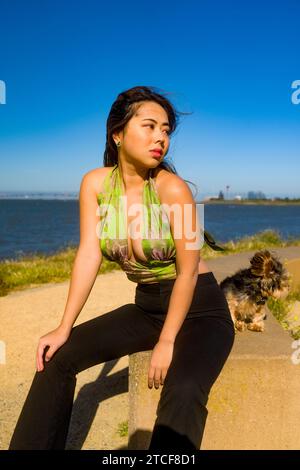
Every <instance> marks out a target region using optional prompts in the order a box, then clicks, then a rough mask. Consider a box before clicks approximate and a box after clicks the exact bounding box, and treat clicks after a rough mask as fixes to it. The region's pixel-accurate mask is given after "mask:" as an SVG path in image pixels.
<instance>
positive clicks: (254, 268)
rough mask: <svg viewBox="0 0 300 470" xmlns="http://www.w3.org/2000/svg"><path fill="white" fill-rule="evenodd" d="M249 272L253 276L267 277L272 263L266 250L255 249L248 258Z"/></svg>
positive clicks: (270, 256) (272, 265)
mask: <svg viewBox="0 0 300 470" xmlns="http://www.w3.org/2000/svg"><path fill="white" fill-rule="evenodd" d="M250 264H251V268H250V270H251V273H252V274H253V275H254V276H259V277H269V275H270V272H271V270H272V268H273V267H274V263H273V260H272V255H271V253H270V252H269V251H268V250H261V251H257V252H256V253H255V254H254V255H253V257H252V258H251V260H250Z"/></svg>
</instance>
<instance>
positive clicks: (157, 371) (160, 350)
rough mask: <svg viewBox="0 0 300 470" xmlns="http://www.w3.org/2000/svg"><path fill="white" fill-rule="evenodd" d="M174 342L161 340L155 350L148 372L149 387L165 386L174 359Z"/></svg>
mask: <svg viewBox="0 0 300 470" xmlns="http://www.w3.org/2000/svg"><path fill="white" fill-rule="evenodd" d="M173 350H174V343H173V341H167V340H159V341H158V343H156V345H155V347H154V348H153V351H152V355H151V360H150V367H149V372H148V387H149V388H152V386H153V380H154V386H155V388H159V384H161V385H163V384H164V381H165V377H166V375H167V371H168V368H169V365H170V364H171V361H172V357H173Z"/></svg>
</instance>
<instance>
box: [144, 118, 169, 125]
mask: <svg viewBox="0 0 300 470" xmlns="http://www.w3.org/2000/svg"><path fill="white" fill-rule="evenodd" d="M142 121H153V122H155V124H157V121H155V119H152V118H145V119H142ZM162 125H163V126H169V127H170V124H169V123H168V122H163V123H162Z"/></svg>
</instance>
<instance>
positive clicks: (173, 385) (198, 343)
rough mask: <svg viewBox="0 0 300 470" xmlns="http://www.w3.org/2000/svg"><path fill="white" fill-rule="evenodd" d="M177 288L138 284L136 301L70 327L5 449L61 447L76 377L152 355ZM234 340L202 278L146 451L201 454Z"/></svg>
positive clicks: (217, 292)
mask: <svg viewBox="0 0 300 470" xmlns="http://www.w3.org/2000/svg"><path fill="white" fill-rule="evenodd" d="M174 282H175V280H165V281H160V282H159V283H156V284H147V285H145V284H144V285H143V284H137V286H136V294H135V303H130V304H126V305H123V306H121V307H118V308H116V309H114V310H112V311H110V312H108V313H105V314H103V315H101V316H99V317H96V318H94V319H92V320H89V321H87V322H85V323H82V324H80V325H78V326H75V327H73V329H72V331H71V334H70V336H69V338H68V340H67V342H66V343H65V344H64V345H63V346H61V348H60V349H59V350H58V351H56V353H55V354H54V355H53V357H52V359H51V360H50V361H49V362H45V363H44V370H43V371H42V372H36V373H35V376H34V378H33V382H32V385H31V388H30V390H29V393H28V395H27V398H26V400H25V403H24V405H23V409H22V412H21V414H20V417H19V419H18V422H17V424H16V427H15V430H14V433H13V436H12V438H11V442H10V446H9V449H10V450H17V449H34V450H38V449H64V448H65V444H66V439H67V433H68V427H69V423H70V418H71V413H72V406H73V398H74V391H75V385H76V374H78V373H79V372H81V371H83V370H85V369H87V368H89V367H92V366H94V365H96V364H101V363H103V362H106V361H111V360H113V359H117V358H120V357H123V356H125V355H128V354H132V353H136V352H138V351H147V350H152V349H153V348H154V346H155V344H156V343H157V341H158V339H159V335H160V332H161V329H162V326H163V323H164V319H165V317H166V313H167V309H168V304H169V300H170V295H171V292H172V286H173V284H174ZM233 341H234V328H233V323H232V320H231V317H230V312H229V308H228V304H227V301H226V298H225V296H224V294H223V291H222V290H221V288H220V286H219V285H218V283H217V281H216V279H215V277H214V275H213V273H212V272H208V273H202V274H199V275H198V280H197V284H196V288H195V291H194V296H193V300H192V304H191V307H190V309H189V312H188V314H187V316H186V318H185V320H184V322H183V324H182V327H181V328H180V330H179V332H178V334H177V336H176V339H175V343H174V352H173V357H172V361H171V364H170V366H169V368H168V371H167V375H166V378H165V382H164V385H163V386H162V388H161V394H160V400H159V403H158V407H157V414H156V421H155V425H154V428H153V433H152V438H151V443H150V447H149V450H152V449H153V450H160V449H161V450H167V449H169V450H177V451H178V450H180V449H182V450H188V449H190V450H192V451H193V450H196V449H199V448H200V444H201V440H202V436H203V431H204V427H205V422H206V417H207V408H206V403H207V400H208V395H209V392H210V389H211V387H212V385H213V383H214V382H215V380H216V379H217V377H218V375H219V374H220V372H221V370H222V368H223V365H224V363H225V361H226V359H227V357H228V355H229V353H230V351H231V348H232V345H233ZM145 380H148V379H147V377H145Z"/></svg>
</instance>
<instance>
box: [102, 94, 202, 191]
mask: <svg viewBox="0 0 300 470" xmlns="http://www.w3.org/2000/svg"><path fill="white" fill-rule="evenodd" d="M157 90H158V89H157V88H156V87H150V86H136V87H133V88H130V89H128V90H125V91H122V92H121V93H119V95H118V96H117V99H116V100H115V101H114V103H113V104H112V106H111V109H110V112H109V115H108V118H107V121H106V144H105V151H104V157H103V165H104V166H114V165H116V164H117V163H118V148H117V146H116V143H115V141H114V139H113V134H114V133H115V132H120V131H122V130H123V128H124V127H125V126H126V124H127V123H128V121H129V120H130V119H131V118H132V117H133V116H134V114H135V113H136V112H137V110H138V108H139V107H140V106H141V105H142V104H143V103H144V102H145V101H155V102H156V103H158V104H159V105H160V106H161V107H162V108H164V110H165V111H166V113H167V115H168V119H169V125H170V133H169V135H170V136H171V134H173V133H174V131H175V130H176V128H177V126H178V122H179V115H180V114H181V115H183V114H191V113H184V112H181V111H178V110H176V108H175V107H174V105H173V104H172V103H171V101H170V100H169V99H168V98H166V95H167V94H168V93H165V94H163V93H158V91H157ZM158 167H160V168H163V169H165V170H166V171H169V172H170V173H174V174H176V175H178V173H177V171H176V168H175V166H174V164H173V163H172V162H171V161H170V160H167V159H166V158H164V159H163V161H162V162H160V163H159V165H158ZM184 181H186V182H188V183H190V184H192V185H194V186H196V185H195V184H194V183H192V182H191V181H188V180H184ZM196 188H197V186H196ZM196 191H197V192H196V194H197V193H198V190H196Z"/></svg>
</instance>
